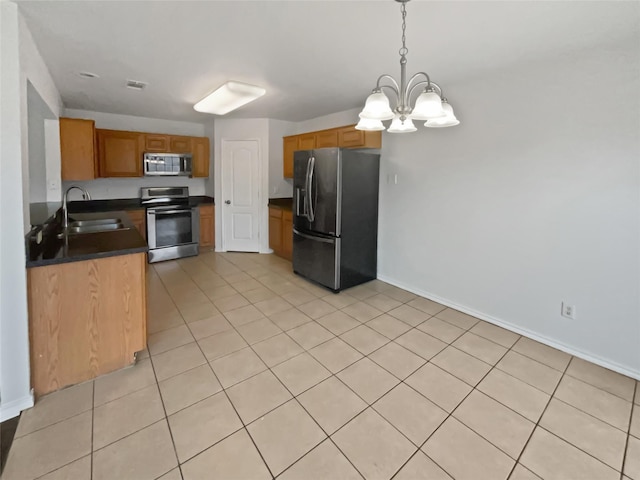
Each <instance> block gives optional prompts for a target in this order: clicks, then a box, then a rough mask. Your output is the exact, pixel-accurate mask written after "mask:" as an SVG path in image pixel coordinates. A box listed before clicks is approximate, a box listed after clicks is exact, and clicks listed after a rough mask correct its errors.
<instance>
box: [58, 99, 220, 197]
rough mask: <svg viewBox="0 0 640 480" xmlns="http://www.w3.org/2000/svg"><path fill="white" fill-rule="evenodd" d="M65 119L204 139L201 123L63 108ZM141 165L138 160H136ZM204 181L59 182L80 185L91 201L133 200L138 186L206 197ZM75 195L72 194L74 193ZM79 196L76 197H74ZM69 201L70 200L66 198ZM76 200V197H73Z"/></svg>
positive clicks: (186, 179) (119, 128)
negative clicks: (182, 189) (183, 189)
mask: <svg viewBox="0 0 640 480" xmlns="http://www.w3.org/2000/svg"><path fill="white" fill-rule="evenodd" d="M64 116H65V117H70V118H86V119H91V120H95V122H96V128H104V129H109V130H130V131H134V132H149V133H166V134H173V135H187V136H193V137H204V136H205V126H204V125H203V124H201V123H194V122H180V121H175V120H163V119H159V118H146V117H134V116H131V115H117V114H113V113H104V112H93V111H88V110H75V109H70V108H67V109H66V110H65V112H64ZM140 161H141V162H142V159H140ZM206 181H207V180H206V179H204V178H188V177H162V178H153V177H144V178H99V179H96V180H87V181H84V182H77V181H73V182H66V181H65V182H62V183H63V185H62V187H63V190H66V189H67V188H69V186H70V185H82V186H83V187H85V188H86V189H87V190H88V191H89V193H90V194H91V198H92V199H95V200H97V199H110V198H137V197H139V196H140V187H152V186H157V187H160V186H187V187H189V193H190V194H191V195H205V194H207V191H206V188H205V184H206ZM212 193H213V192H211V194H212ZM74 195H75V194H74ZM78 195H79V194H78ZM70 198H71V197H70ZM73 198H74V199H75V198H80V197H73Z"/></svg>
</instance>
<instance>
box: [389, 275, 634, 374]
mask: <svg viewBox="0 0 640 480" xmlns="http://www.w3.org/2000/svg"><path fill="white" fill-rule="evenodd" d="M378 279H379V280H381V281H383V282H386V283H388V284H390V285H393V286H395V287H398V288H402V289H403V290H407V291H408V292H411V293H414V294H416V295H419V296H421V297H424V298H427V299H429V300H432V301H434V302H438V303H441V304H442V305H446V306H447V307H450V308H454V309H456V310H459V311H461V312H463V313H466V314H468V315H471V316H473V317H476V318H479V319H480V320H484V321H486V322H489V323H492V324H494V325H497V326H499V327H502V328H504V329H506V330H509V331H512V332H514V333H517V334H520V335H524V336H525V337H528V338H530V339H532V340H535V341H537V342H540V343H544V344H545V345H548V346H549V347H553V348H556V349H558V350H561V351H563V352H565V353H568V354H569V355H573V356H575V357H578V358H581V359H583V360H586V361H588V362H592V363H595V364H596V365H600V366H601V367H604V368H608V369H609V370H613V371H614V372H618V373H620V374H622V375H626V376H627V377H631V378H634V379H636V380H640V371H639V370H633V369H630V368H628V367H626V366H624V365H621V364H619V363H616V362H613V361H611V360H609V359H606V358H601V357H599V356H597V355H594V354H592V353H589V352H585V351H583V350H580V349H578V348H575V347H573V346H571V345H567V344H565V343H562V342H558V341H557V340H555V339H552V338H549V337H545V336H544V335H540V334H539V333H536V332H534V331H532V330H529V329H527V328H522V327H519V326H517V325H514V324H512V323H510V322H508V321H505V320H502V319H501V318H496V317H494V316H492V315H488V314H486V313H484V312H480V311H478V310H474V309H473V308H469V307H467V306H465V305H461V304H459V303H456V302H452V301H451V300H449V299H446V298H443V297H440V296H438V295H435V294H433V293H431V292H427V291H424V290H420V289H417V288H414V287H411V286H410V285H406V284H404V283H403V282H400V281H398V280H396V279H394V278H391V277H388V276H386V275H378Z"/></svg>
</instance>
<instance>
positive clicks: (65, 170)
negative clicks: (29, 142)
mask: <svg viewBox="0 0 640 480" xmlns="http://www.w3.org/2000/svg"><path fill="white" fill-rule="evenodd" d="M59 120H60V161H61V178H62V180H93V179H94V178H96V177H97V176H98V166H97V161H96V160H97V159H96V145H95V144H96V128H95V122H94V121H93V120H83V119H80V118H63V117H61V118H60V119H59Z"/></svg>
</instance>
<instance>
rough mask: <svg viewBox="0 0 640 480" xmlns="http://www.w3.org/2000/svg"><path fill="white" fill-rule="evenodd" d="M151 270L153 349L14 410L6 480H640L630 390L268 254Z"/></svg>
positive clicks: (602, 372) (465, 319) (487, 330)
mask: <svg viewBox="0 0 640 480" xmlns="http://www.w3.org/2000/svg"><path fill="white" fill-rule="evenodd" d="M148 272H149V274H148V285H149V289H148V293H149V334H150V336H149V348H148V352H147V351H145V352H142V354H141V355H140V358H139V360H138V362H137V364H136V365H135V366H133V367H130V368H127V369H124V370H121V371H118V372H115V373H113V374H110V375H107V376H103V377H101V378H98V379H96V380H95V381H92V382H87V383H84V384H81V385H77V386H74V387H71V388H67V389H65V390H62V391H60V392H57V393H54V394H51V395H48V396H46V397H44V398H42V399H40V400H39V402H38V403H37V404H36V406H35V407H34V408H33V409H31V410H28V411H26V412H24V413H23V415H22V418H21V421H20V423H19V427H18V431H17V433H16V438H15V441H14V444H13V447H12V449H11V452H10V454H9V459H8V463H7V466H6V470H5V475H4V478H5V479H6V480H14V479H18V480H26V479H34V478H41V479H48V480H52V479H64V478H66V479H74V480H84V479H90V478H93V479H95V480H102V479H105V480H106V479H114V480H144V479H159V478H161V479H164V480H177V479H185V480H196V479H232V478H234V479H257V480H258V479H263V478H264V479H269V478H274V477H278V478H281V479H286V480H292V479H304V480H310V479H329V480H333V479H358V478H363V477H364V478H366V479H388V478H394V479H400V480H402V479H404V480H406V479H448V478H455V479H473V480H483V479H487V480H500V479H507V478H510V479H514V480H516V479H517V480H524V479H537V478H543V479H563V480H565V479H586V480H589V479H593V480H606V479H609V478H611V479H614V478H615V479H625V478H630V479H640V406H639V405H640V394H638V392H637V390H638V388H637V382H636V381H635V380H633V379H631V378H627V377H624V376H622V375H619V374H617V373H614V372H611V371H609V370H606V369H603V368H601V367H598V366H596V365H594V364H591V363H588V362H585V361H583V360H580V359H577V358H572V357H571V356H570V355H567V354H565V353H563V352H560V351H558V350H554V349H552V348H549V347H547V346H544V345H542V344H539V343H537V342H535V341H532V340H530V339H527V338H524V337H520V336H519V335H517V334H515V333H512V332H509V331H506V330H504V329H501V328H498V327H496V326H494V325H491V324H488V323H486V322H483V321H479V320H478V319H476V318H473V317H471V316H468V315H465V314H464V313H461V312H458V311H455V310H451V309H448V308H445V307H444V306H442V305H439V304H437V303H434V302H432V301H429V300H426V299H424V298H419V297H417V296H415V295H413V294H411V293H409V292H406V291H404V290H400V289H398V288H396V287H393V286H391V285H388V284H385V283H383V282H380V281H373V282H370V283H368V284H366V285H363V286H358V287H355V288H351V289H349V290H347V291H345V292H342V293H340V294H338V295H335V294H333V293H330V292H328V291H327V290H324V289H322V288H319V287H317V286H315V285H313V284H311V283H309V282H307V281H306V280H304V279H302V278H300V277H297V276H295V275H293V274H292V273H291V264H290V263H288V262H286V261H284V260H282V259H279V258H277V257H274V256H271V255H254V254H237V253H228V254H216V253H205V254H202V255H200V256H199V257H194V258H189V259H183V260H180V261H172V262H165V263H159V264H155V265H153V266H150V267H149V270H148Z"/></svg>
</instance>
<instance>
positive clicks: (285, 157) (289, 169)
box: [282, 135, 298, 178]
mask: <svg viewBox="0 0 640 480" xmlns="http://www.w3.org/2000/svg"><path fill="white" fill-rule="evenodd" d="M296 150H298V136H297V135H294V136H292V137H284V138H283V139H282V161H283V168H282V174H283V176H284V177H285V178H293V152H295V151H296Z"/></svg>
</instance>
